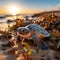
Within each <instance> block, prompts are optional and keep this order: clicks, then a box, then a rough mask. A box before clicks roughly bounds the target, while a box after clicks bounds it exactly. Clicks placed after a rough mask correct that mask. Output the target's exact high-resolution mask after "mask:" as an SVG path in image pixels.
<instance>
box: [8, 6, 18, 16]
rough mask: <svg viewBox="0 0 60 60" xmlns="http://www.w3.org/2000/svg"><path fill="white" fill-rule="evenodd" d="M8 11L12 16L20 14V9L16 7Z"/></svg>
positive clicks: (11, 7)
mask: <svg viewBox="0 0 60 60" xmlns="http://www.w3.org/2000/svg"><path fill="white" fill-rule="evenodd" d="M8 10H9V12H10V13H11V14H12V15H16V14H17V13H18V12H19V8H18V7H16V6H10V7H9V9H8Z"/></svg>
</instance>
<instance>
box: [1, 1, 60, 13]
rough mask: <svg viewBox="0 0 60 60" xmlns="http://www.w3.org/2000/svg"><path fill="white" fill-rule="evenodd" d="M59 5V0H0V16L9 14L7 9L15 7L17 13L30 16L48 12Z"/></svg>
mask: <svg viewBox="0 0 60 60" xmlns="http://www.w3.org/2000/svg"><path fill="white" fill-rule="evenodd" d="M59 5H60V0H0V14H9V13H10V12H9V10H8V8H9V7H10V6H16V7H17V8H18V9H19V12H18V13H21V14H31V13H39V12H42V11H46V10H49V9H50V8H53V7H56V6H59Z"/></svg>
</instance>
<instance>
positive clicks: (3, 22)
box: [0, 18, 15, 31]
mask: <svg viewBox="0 0 60 60" xmlns="http://www.w3.org/2000/svg"><path fill="white" fill-rule="evenodd" d="M7 20H8V18H3V19H0V30H2V31H5V29H6V28H8V23H7ZM14 23H15V22H12V23H9V25H10V26H12V25H13V24H14Z"/></svg>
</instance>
